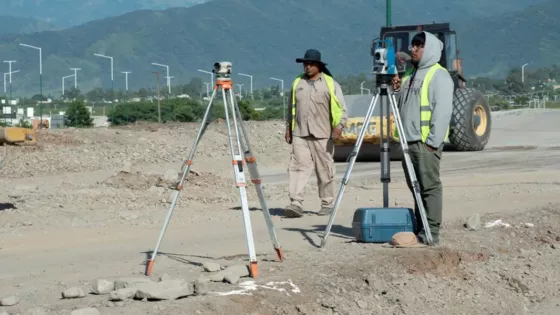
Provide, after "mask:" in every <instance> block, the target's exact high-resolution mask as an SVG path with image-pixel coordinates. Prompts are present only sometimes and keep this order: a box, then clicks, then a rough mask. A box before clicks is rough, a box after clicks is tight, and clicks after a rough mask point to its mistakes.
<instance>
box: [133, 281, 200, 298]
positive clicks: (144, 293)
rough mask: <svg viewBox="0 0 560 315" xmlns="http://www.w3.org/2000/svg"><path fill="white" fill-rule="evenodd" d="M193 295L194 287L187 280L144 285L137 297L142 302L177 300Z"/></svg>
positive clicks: (139, 289) (137, 292)
mask: <svg viewBox="0 0 560 315" xmlns="http://www.w3.org/2000/svg"><path fill="white" fill-rule="evenodd" d="M193 294H194V288H193V285H192V284H190V283H188V282H186V281H185V280H164V281H161V282H157V283H152V284H144V285H142V286H141V287H139V288H138V291H136V295H135V297H136V298H137V299H140V300H143V299H148V300H175V299H178V298H180V297H185V296H189V295H193Z"/></svg>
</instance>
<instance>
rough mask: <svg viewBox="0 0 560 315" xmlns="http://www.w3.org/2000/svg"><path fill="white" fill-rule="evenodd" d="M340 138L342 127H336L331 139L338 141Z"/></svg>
mask: <svg viewBox="0 0 560 315" xmlns="http://www.w3.org/2000/svg"><path fill="white" fill-rule="evenodd" d="M341 136H342V127H336V128H334V129H333V132H332V138H333V140H335V141H336V140H338V139H340V137H341Z"/></svg>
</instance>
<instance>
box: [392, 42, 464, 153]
mask: <svg viewBox="0 0 560 315" xmlns="http://www.w3.org/2000/svg"><path fill="white" fill-rule="evenodd" d="M424 33H425V34H426V44H425V45H424V53H423V54H422V58H421V59H420V62H419V63H418V69H416V74H415V73H414V72H413V73H412V75H411V76H410V77H409V79H407V81H406V82H404V84H402V86H401V89H400V91H399V92H396V93H395V96H396V97H397V100H398V104H399V111H400V114H401V118H402V123H403V126H404V133H405V136H406V140H407V141H421V140H422V133H421V131H420V88H421V87H422V82H423V81H424V77H425V76H426V73H427V72H428V70H429V68H430V67H431V66H432V65H434V64H436V63H437V62H439V60H440V58H441V51H442V49H443V43H442V42H441V41H440V40H439V39H438V38H437V37H435V36H434V35H432V34H431V33H428V32H424ZM411 84H412V85H411ZM453 92H454V84H453V80H452V79H451V76H450V75H449V73H448V72H447V71H444V70H443V69H438V70H436V72H435V73H434V76H433V77H432V80H431V82H430V86H429V87H428V99H429V100H430V108H431V110H432V120H431V123H430V134H429V135H428V138H427V139H426V144H427V145H429V146H431V147H434V148H439V147H440V145H441V144H443V141H444V140H445V134H446V132H447V128H448V127H449V122H450V120H451V113H452V111H453Z"/></svg>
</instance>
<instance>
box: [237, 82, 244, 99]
mask: <svg viewBox="0 0 560 315" xmlns="http://www.w3.org/2000/svg"><path fill="white" fill-rule="evenodd" d="M236 85H237V86H238V87H239V96H240V97H243V84H239V83H238V84H236Z"/></svg>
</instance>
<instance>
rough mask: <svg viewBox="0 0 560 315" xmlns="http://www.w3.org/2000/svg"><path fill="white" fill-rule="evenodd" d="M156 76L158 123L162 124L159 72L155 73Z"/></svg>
mask: <svg viewBox="0 0 560 315" xmlns="http://www.w3.org/2000/svg"><path fill="white" fill-rule="evenodd" d="M154 73H155V74H156V80H157V113H158V122H159V123H160V124H161V104H160V97H159V90H160V87H159V71H155V72H154Z"/></svg>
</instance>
